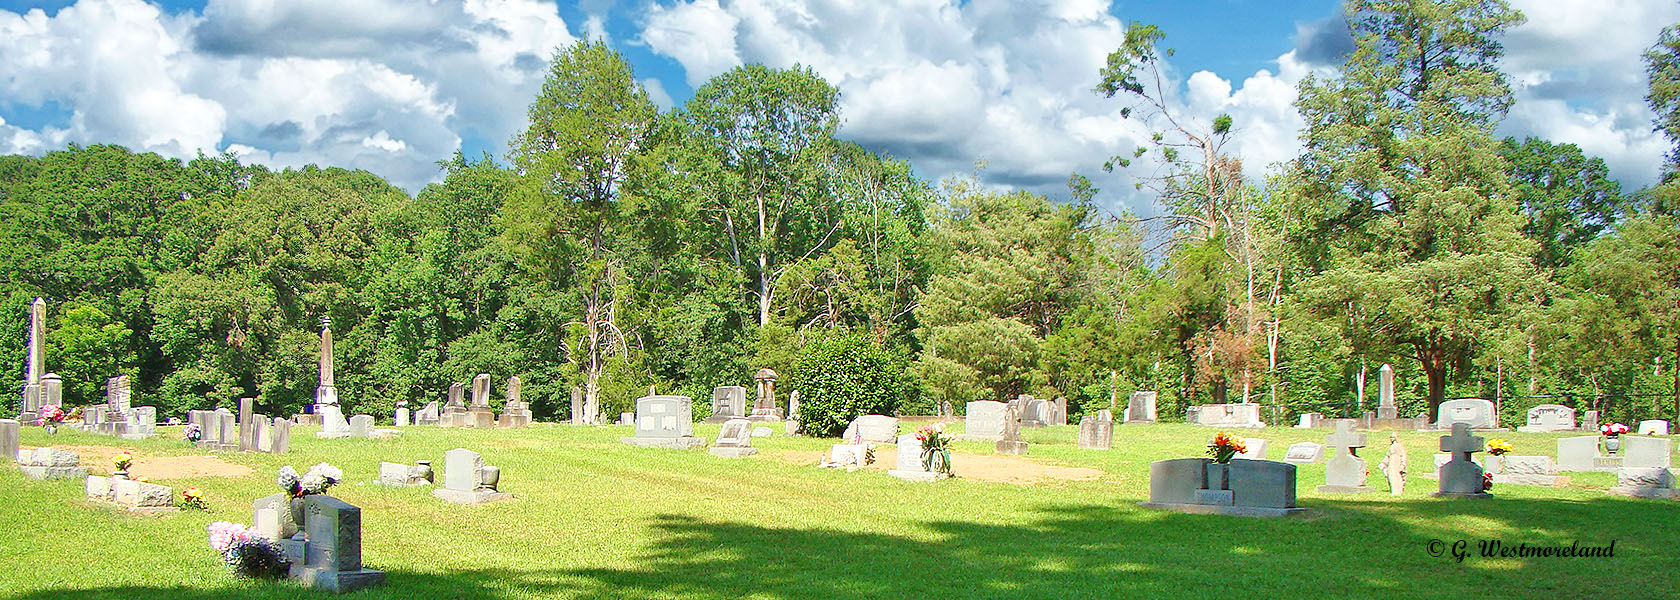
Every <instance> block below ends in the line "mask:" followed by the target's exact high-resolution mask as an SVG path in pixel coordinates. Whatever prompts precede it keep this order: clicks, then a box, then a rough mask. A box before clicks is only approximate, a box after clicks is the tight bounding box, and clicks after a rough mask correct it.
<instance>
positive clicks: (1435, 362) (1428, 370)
mask: <svg viewBox="0 0 1680 600" xmlns="http://www.w3.org/2000/svg"><path fill="white" fill-rule="evenodd" d="M1420 358H1422V361H1421V362H1422V363H1423V373H1424V375H1427V376H1428V377H1429V422H1431V423H1439V422H1440V421H1441V402H1442V401H1444V400H1446V399H1447V357H1446V352H1445V351H1444V350H1443V349H1441V348H1440V347H1439V346H1438V345H1435V346H1433V347H1431V348H1429V349H1428V350H1426V351H1425V352H1423V356H1421V357H1420Z"/></svg>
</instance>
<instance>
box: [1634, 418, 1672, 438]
mask: <svg viewBox="0 0 1680 600" xmlns="http://www.w3.org/2000/svg"><path fill="white" fill-rule="evenodd" d="M1634 433H1636V434H1639V435H1668V421H1664V420H1661V419H1651V420H1646V421H1640V422H1639V427H1638V428H1637V429H1635V430H1634Z"/></svg>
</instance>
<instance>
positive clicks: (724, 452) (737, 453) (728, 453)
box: [711, 446, 758, 458]
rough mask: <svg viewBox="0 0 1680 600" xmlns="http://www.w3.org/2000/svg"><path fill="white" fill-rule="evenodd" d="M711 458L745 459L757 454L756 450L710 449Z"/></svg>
mask: <svg viewBox="0 0 1680 600" xmlns="http://www.w3.org/2000/svg"><path fill="white" fill-rule="evenodd" d="M711 453H712V456H718V457H722V458H746V457H748V456H752V455H754V454H758V448H737V447H717V446H714V447H712V449H711Z"/></svg>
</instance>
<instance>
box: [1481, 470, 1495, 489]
mask: <svg viewBox="0 0 1680 600" xmlns="http://www.w3.org/2000/svg"><path fill="white" fill-rule="evenodd" d="M1491 489H1493V473H1488V472H1486V471H1483V472H1482V491H1484V492H1485V491H1488V490H1491Z"/></svg>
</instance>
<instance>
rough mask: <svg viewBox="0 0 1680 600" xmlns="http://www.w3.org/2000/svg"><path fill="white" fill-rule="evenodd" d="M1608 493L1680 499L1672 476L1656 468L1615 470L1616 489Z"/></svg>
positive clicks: (1666, 471) (1634, 496)
mask: <svg viewBox="0 0 1680 600" xmlns="http://www.w3.org/2000/svg"><path fill="white" fill-rule="evenodd" d="M1609 493H1611V494H1614V495H1617V496H1629V497H1633V498H1656V499H1665V500H1666V499H1672V498H1676V497H1680V494H1676V492H1675V489H1674V474H1673V473H1671V472H1669V470H1668V469H1659V468H1656V467H1623V468H1621V469H1617V470H1616V487H1613V488H1610V490H1609Z"/></svg>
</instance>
